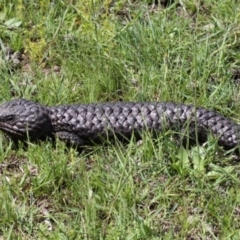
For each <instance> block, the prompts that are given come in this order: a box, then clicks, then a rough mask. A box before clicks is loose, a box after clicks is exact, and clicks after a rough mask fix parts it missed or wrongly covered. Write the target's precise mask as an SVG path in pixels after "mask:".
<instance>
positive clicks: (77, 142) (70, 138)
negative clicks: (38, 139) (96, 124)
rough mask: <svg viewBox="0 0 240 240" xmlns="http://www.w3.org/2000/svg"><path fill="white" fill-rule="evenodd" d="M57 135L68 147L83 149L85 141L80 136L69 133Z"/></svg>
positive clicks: (62, 132)
mask: <svg viewBox="0 0 240 240" xmlns="http://www.w3.org/2000/svg"><path fill="white" fill-rule="evenodd" d="M55 135H56V137H57V138H58V139H60V140H61V141H63V142H65V143H66V144H67V145H68V146H73V147H81V146H82V145H83V144H84V141H83V140H82V139H81V138H80V137H79V136H78V135H76V134H74V133H70V132H68V131H59V132H56V133H55Z"/></svg>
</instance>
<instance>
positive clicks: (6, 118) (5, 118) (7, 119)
mask: <svg viewBox="0 0 240 240" xmlns="http://www.w3.org/2000/svg"><path fill="white" fill-rule="evenodd" d="M13 119H14V116H13V115H8V116H5V117H4V121H12V120H13Z"/></svg>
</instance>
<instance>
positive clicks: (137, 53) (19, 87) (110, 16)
mask: <svg viewBox="0 0 240 240" xmlns="http://www.w3.org/2000/svg"><path fill="white" fill-rule="evenodd" d="M239 13H240V7H239V4H238V3H237V1H233V0H222V1H212V0H205V1H199V0H194V1H192V0H185V1H180V0H179V1H177V0H175V1H118V0H116V1H109V0H102V1H100V0H95V1H89V0H82V1H77V0H76V1H70V0H69V1H48V0H39V1H37V2H34V1H32V2H31V3H29V1H24V0H19V1H16V3H14V4H13V3H12V1H4V3H0V33H1V34H0V36H1V38H0V40H1V42H0V47H1V52H0V71H1V86H0V93H1V100H0V101H1V102H5V101H8V100H10V99H13V98H20V97H24V98H27V99H31V100H35V101H38V102H40V103H42V104H46V105H57V104H71V103H90V102H105V101H123V100H124V101H175V102H182V103H186V104H190V103H191V104H195V105H197V106H203V107H205V108H209V109H214V110H216V111H219V112H221V113H222V114H224V115H225V116H228V117H230V118H232V119H234V120H235V121H239V119H240V117H239V111H238V110H239V107H240V101H239V99H240V95H239V79H240V74H239V65H240V54H239V47H240V45H239V36H240V29H239V26H240V14H239ZM175 135H176V133H173V132H171V131H168V132H165V133H162V134H161V135H160V136H158V137H157V138H155V139H152V138H151V135H149V134H148V133H146V134H144V136H143V139H142V141H141V142H137V141H135V140H134V139H132V140H131V141H130V142H129V143H127V144H126V143H122V142H115V143H107V142H106V143H104V144H103V145H101V144H100V145H96V146H86V147H85V148H84V149H83V150H82V151H81V152H80V153H79V152H77V151H76V150H75V149H71V148H70V149H67V148H66V147H65V145H64V144H63V143H61V142H58V141H57V143H56V145H54V144H52V143H51V141H50V140H47V141H44V142H39V143H29V144H28V148H26V147H24V146H22V145H20V146H19V147H18V148H16V147H15V146H14V145H13V143H12V142H11V141H9V140H8V139H7V138H6V136H5V135H4V134H1V136H0V192H1V194H0V215H1V219H0V238H2V239H108V240H110V239H134V240H135V239H136V240H140V239H173V238H174V239H239V238H240V231H239V229H240V224H239V214H240V191H239V190H240V181H239V170H240V164H239V155H238V154H237V153H236V152H234V151H232V150H228V151H227V150H225V149H223V148H222V147H220V146H218V144H217V139H214V138H213V137H212V136H210V135H209V139H208V141H207V142H206V143H204V144H201V145H198V144H196V145H194V146H186V145H183V144H181V141H179V138H176V136H175Z"/></svg>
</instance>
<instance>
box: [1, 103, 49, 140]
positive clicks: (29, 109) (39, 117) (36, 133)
mask: <svg viewBox="0 0 240 240" xmlns="http://www.w3.org/2000/svg"><path fill="white" fill-rule="evenodd" d="M48 111H49V110H48V108H46V107H44V106H42V105H40V104H38V103H35V102H32V101H28V100H25V99H15V100H12V101H10V102H7V103H4V104H2V105H0V130H2V131H3V132H5V133H6V134H7V135H9V136H10V138H11V139H13V140H14V141H15V140H17V141H18V140H26V139H28V138H29V139H31V140H35V139H38V138H41V137H42V136H45V135H46V134H47V133H48V132H49V131H50V130H51V122H50V118H49V114H48Z"/></svg>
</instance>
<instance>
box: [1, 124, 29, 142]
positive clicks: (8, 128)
mask: <svg viewBox="0 0 240 240" xmlns="http://www.w3.org/2000/svg"><path fill="white" fill-rule="evenodd" d="M0 130H1V131H3V132H4V133H7V134H9V135H11V136H14V137H13V139H26V138H27V131H22V130H20V129H19V128H17V127H16V126H12V125H10V124H7V123H6V122H0Z"/></svg>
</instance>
